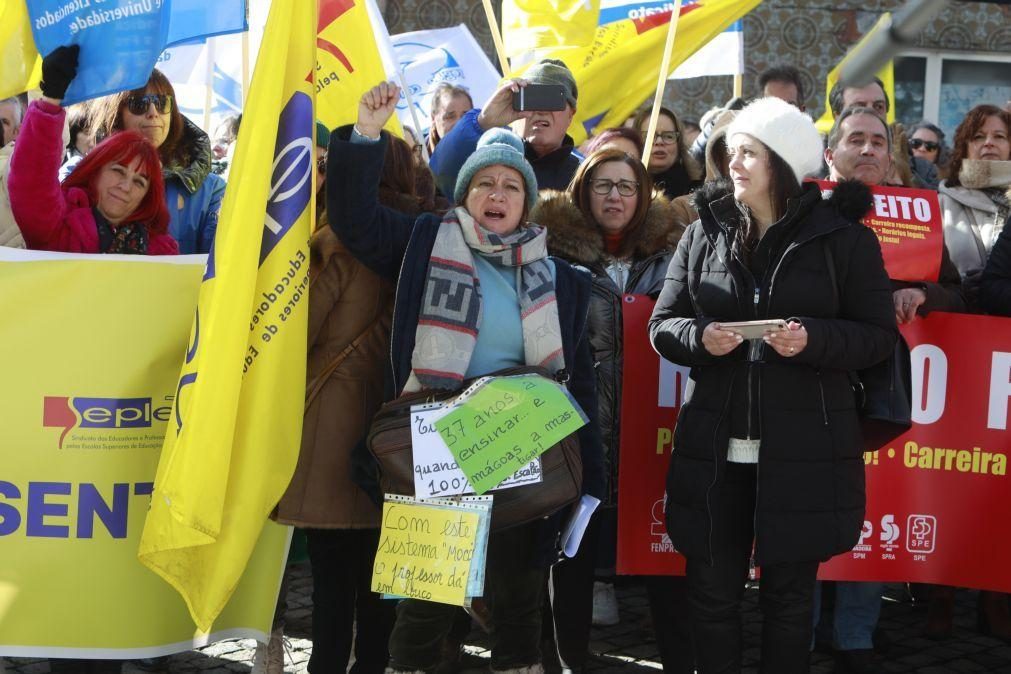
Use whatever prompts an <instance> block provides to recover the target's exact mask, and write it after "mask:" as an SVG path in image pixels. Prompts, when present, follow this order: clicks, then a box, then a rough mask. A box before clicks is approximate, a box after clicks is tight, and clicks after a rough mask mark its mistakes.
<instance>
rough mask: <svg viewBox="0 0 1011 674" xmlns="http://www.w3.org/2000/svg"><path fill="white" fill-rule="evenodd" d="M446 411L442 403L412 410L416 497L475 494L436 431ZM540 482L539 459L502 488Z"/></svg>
mask: <svg viewBox="0 0 1011 674" xmlns="http://www.w3.org/2000/svg"><path fill="white" fill-rule="evenodd" d="M442 410H443V406H442V405H441V404H438V403H435V404H432V405H415V406H414V407H412V408H411V452H412V454H413V457H414V495H415V496H416V497H417V498H433V497H438V496H457V495H459V494H473V493H474V488H473V487H472V486H471V484H470V481H468V480H467V476H466V475H464V474H463V471H462V470H460V466H459V465H457V463H456V459H455V458H453V454H452V453H451V452H450V451H449V447H447V446H446V443H445V442H444V441H443V439H442V436H441V435H439V433H438V431H436V430H435V421H436V420H437V419H438V417H439V416H441V414H442V413H443V412H442ZM540 481H541V459H540V457H537V458H535V459H533V460H532V461H531V462H530V463H528V464H527V465H526V466H524V467H523V468H520V469H519V470H517V471H516V472H515V473H513V474H512V475H510V476H509V477H507V478H506V479H505V480H503V481H502V483H501V484H500V485H499V489H508V488H509V487H519V486H521V485H524V484H533V483H536V482H540Z"/></svg>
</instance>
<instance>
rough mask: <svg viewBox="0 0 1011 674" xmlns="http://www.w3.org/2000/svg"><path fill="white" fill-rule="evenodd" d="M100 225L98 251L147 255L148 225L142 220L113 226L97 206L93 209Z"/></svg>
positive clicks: (97, 223) (96, 220) (98, 225)
mask: <svg viewBox="0 0 1011 674" xmlns="http://www.w3.org/2000/svg"><path fill="white" fill-rule="evenodd" d="M91 212H92V214H93V215H94V216H95V225H96V226H97V227H98V252H100V253H113V254H119V255H147V243H148V233H147V227H145V226H144V224H143V223H141V222H125V223H123V224H121V225H119V226H118V227H113V226H112V225H111V224H109V221H108V220H106V219H105V216H104V215H102V214H101V213H99V212H98V209H97V208H93V209H91Z"/></svg>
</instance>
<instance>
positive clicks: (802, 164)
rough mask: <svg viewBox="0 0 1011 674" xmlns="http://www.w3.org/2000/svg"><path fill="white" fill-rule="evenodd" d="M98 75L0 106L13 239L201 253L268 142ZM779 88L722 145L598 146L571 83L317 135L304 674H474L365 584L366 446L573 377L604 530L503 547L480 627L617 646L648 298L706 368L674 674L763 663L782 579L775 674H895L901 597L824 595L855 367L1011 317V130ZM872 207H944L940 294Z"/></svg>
mask: <svg viewBox="0 0 1011 674" xmlns="http://www.w3.org/2000/svg"><path fill="white" fill-rule="evenodd" d="M77 57H78V51H77V48H76V47H69V48H59V49H57V50H55V51H54V52H52V53H51V54H50V55H49V56H47V57H46V58H45V60H44V61H43V66H42V75H43V79H42V86H41V97H40V98H37V99H36V100H32V101H31V102H30V103H29V104H27V107H26V106H25V101H24V99H22V98H18V97H15V98H10V99H6V100H3V101H0V132H2V137H0V245H2V246H11V247H21V248H29V249H34V250H48V251H61V252H74V253H117V254H140V255H174V254H187V253H207V252H208V251H209V250H210V249H211V245H212V243H213V240H214V234H215V231H216V228H217V218H218V211H219V209H220V205H221V199H222V196H223V193H224V188H225V182H226V179H227V173H228V168H229V167H230V164H231V161H232V157H233V151H234V143H235V140H236V137H237V135H238V128H239V124H240V122H241V118H240V117H236V118H230V119H228V120H227V121H226V122H225V123H224V124H222V125H221V126H220V127H219V128H218V130H217V131H216V133H215V134H214V138H213V142H212V139H211V138H209V137H208V135H207V134H206V133H204V132H203V131H201V130H200V129H199V128H198V127H197V126H196V125H195V124H193V123H192V122H190V121H189V120H187V119H186V118H185V117H184V116H183V115H182V114H181V113H180V111H179V106H178V101H177V99H176V97H175V93H174V90H173V88H172V85H171V83H169V82H168V80H167V79H166V78H165V77H164V76H163V75H162V74H161V73H159V72H158V71H157V70H156V71H154V72H153V73H152V74H151V77H150V79H149V81H148V82H147V84H146V85H145V86H144V87H142V88H139V89H136V90H133V91H127V92H122V93H119V94H115V95H112V96H108V97H105V98H102V99H98V100H93V101H89V102H87V103H84V104H78V105H75V106H71V107H70V108H64V107H63V105H62V99H63V97H64V94H65V92H66V90H67V87H68V86H69V84H70V82H71V80H72V79H73V78H74V76H75V74H76V69H77ZM531 83H533V84H548V85H554V86H555V87H557V88H558V89H559V90H560V91H561V92H562V95H563V97H564V101H565V104H564V108H563V109H561V110H551V111H518V110H516V109H514V106H513V104H512V101H513V96H514V94H515V93H516V92H518V91H519V90H520V89H521V88H522V87H525V86H527V85H528V84H531ZM758 85H759V89H760V90H761V93H762V95H761V97H759V98H758V99H756V100H755V101H752V102H750V103H746V102H744V101H740V100H735V101H732V102H731V103H730V104H728V105H727V106H725V107H721V108H718V109H714V110H712V111H711V112H710V113H708V114H707V115H706V116H705V117H703V119H702V120H700V121H699V123H697V124H696V123H694V122H688V121H686V120H683V119H681V118H680V117H679V116H678V115H677V114H676V113H675V112H674V111H673V110H672V109H669V108H667V107H660V108H659V110H658V114H657V116H656V125H655V128H654V129H652V138H653V143H652V147H650V148H644V138H645V137H646V136H647V133H649V131H650V129H649V126H650V117H651V115H650V113H651V107H649V106H647V107H644V109H643V110H641V111H640V112H639V113H638V114H636V115H635V116H633V117H632V118H630V119H629V120H628V122H627V124H626V125H625V126H622V127H617V128H612V129H606V130H603V131H600V132H599V133H597V134H596V135H595V136H594V137H592V138H591V139H589V140H588V141H587V143H585V144H584V145H583V146H582V148H577V147H576V146H575V144H574V142H573V140H572V138H571V137H570V136H569V135H568V134H567V129H568V128H569V126H570V124H571V122H572V120H573V118H574V116H575V113H576V110H577V109H578V105H579V92H578V87H577V84H576V81H575V80H574V78H573V76H572V73H571V72H570V71H569V69H568V68H567V67H566V66H565V64H564V63H562V62H560V61H557V60H550V59H549V60H544V61H541V62H539V63H536V64H535V65H533V66H532V67H531V68H530V69H529V70H528V71H526V74H525V77H524V79H513V80H508V81H506V82H505V83H504V84H503V85H502V86H500V87H499V88H498V89H497V90H496V92H495V93H494V94H493V95H492V96H491V97H490V98H489V100H488V101H486V102H483V104H482V107H480V108H478V107H475V103H476V102H475V101H473V100H472V98H471V96H470V94H469V93H468V91H467V90H466V89H463V88H461V87H458V86H452V85H449V84H444V85H442V86H440V87H439V88H438V89H437V90H436V92H435V95H434V96H433V99H432V106H431V120H430V121H431V127H430V132H429V134H428V136H427V138H419V137H416V136H415V135H414V134H413V132H411V133H410V134H408V136H407V137H406V138H405V139H404V140H401V139H399V138H395V137H391V136H390V135H389V134H388V133H387V132H386V131H383V130H382V129H383V128H384V126H385V124H386V122H387V120H388V119H389V118H390V117H391V115H393V114H394V111H395V106H396V103H397V101H398V100H399V95H400V92H399V89H398V88H397V86H396V85H394V84H392V83H378V84H377V85H376V86H375V87H374V88H372V89H370V90H369V91H368V92H366V93H365V94H364V95H363V96H362V98H361V101H360V103H359V108H358V117H357V120H356V122H355V123H354V124H349V125H347V126H344V127H340V128H337V129H332V130H331V129H327V128H326V127H324V126H323V125H321V124H320V125H318V128H317V132H316V156H315V162H316V185H317V191H318V197H319V198H318V209H317V213H316V228H315V231H314V233H313V235H312V238H311V240H310V250H311V265H310V279H311V285H310V292H309V298H310V305H309V355H308V364H307V386H306V396H307V398H306V407H305V419H304V424H303V437H302V451H301V455H300V458H299V462H298V466H297V468H296V472H295V475H294V477H293V479H292V481H291V483H290V486H289V487H288V490H287V493H286V494H285V495H284V497H283V498H282V499H281V501H280V503H279V504H278V507H277V510H276V511H275V513H274V517H275V518H276V519H277V520H278V521H280V522H282V523H286V524H292V525H295V526H297V527H300V528H302V529H304V530H305V532H306V537H307V541H308V552H309V559H310V562H311V566H312V572H313V595H312V596H313V619H312V625H313V627H312V637H313V654H312V658H311V660H310V662H309V671H311V672H337V671H344V670H345V669H346V668H347V665H348V663H349V661H350V659H351V657H352V653H353V655H354V660H355V664H354V667H353V670H352V671H356V672H361V673H363V674H364V673H368V672H383V671H384V670H386V671H391V672H417V671H426V672H427V671H436V670H438V671H452V670H453V668H454V667H457V666H458V661H459V656H460V647H461V642H462V638H463V636H464V635H466V633H467V631H468V630H469V628H470V625H471V614H465V613H463V612H462V611H460V610H459V609H456V608H454V607H451V606H448V605H444V604H437V603H431V602H425V601H421V600H415V599H408V600H403V601H400V602H399V603H397V604H394V603H393V602H392V601H390V600H383V599H380V598H379V596H378V595H376V594H375V593H372V592H371V591H370V589H369V579H370V577H371V570H372V562H373V559H374V556H375V551H376V547H377V544H378V532H379V524H380V521H379V517H380V512H381V494H380V493H379V490H378V483H377V481H376V466H375V463H374V461H373V459H372V457H371V456H370V455H369V453H368V451H367V449H365V446H364V440H363V438H365V436H367V435H368V431H369V428H370V424H371V421H372V418H373V416H374V415H375V413H376V412H377V411H378V410H379V408H380V406H381V405H382V403H383V402H385V401H389V400H392V399H394V398H396V397H398V396H400V395H402V394H404V393H412V392H417V391H422V390H428V389H443V390H455V389H456V388H458V387H460V386H461V385H462V384H463V382H465V381H467V380H469V379H472V378H474V377H477V376H481V375H486V374H490V373H495V372H499V371H503V370H506V369H508V368H515V367H544V368H546V369H547V370H548V371H549V372H552V373H559V380H560V381H564V382H565V383H566V384H567V386H568V387H569V389H570V391H571V392H572V395H573V397H574V398H575V400H576V401H577V402H578V403H579V405H580V407H581V408H582V409H583V411H584V412H585V413H586V415H587V417H588V418H589V420H590V423H589V424H587V425H586V426H584V427H583V428H582V429H581V430H580V431H579V441H580V443H579V444H580V455H581V466H582V489H583V492H584V493H585V494H588V495H592V496H594V497H596V498H598V499H600V500H601V506H600V508H599V509H598V510H597V511H596V513H595V515H594V517H593V518H592V520H591V523H590V526H589V528H588V531H587V533H586V535H585V537H584V539H583V543H582V545H581V547H580V549H579V552H578V553H577V554H576V555H575V556H574V557H572V558H565V559H562V560H561V561H559V557H558V555H557V551H556V550H555V545H556V541H557V538H558V532H559V525H560V522H561V516H562V514H563V513H561V512H548V513H544V516H545V517H544V518H542V519H538V520H536V521H534V522H531V523H529V524H525V525H521V526H516V527H512V528H508V529H504V530H500V531H495V532H493V534H492V535H491V538H490V541H489V546H488V555H487V574H488V577H487V582H486V585H485V590H486V592H485V594H486V596H485V598H484V600H483V602H476V603H475V606H474V608H473V609H472V611H471V613H472V614H473V615H474V617H475V618H476V619H477V620H478V622H479V624H481V625H482V626H485V627H489V626H490V628H491V629H492V630H493V644H494V645H493V647H492V652H491V661H490V664H491V668H492V670H493V671H496V672H516V673H520V672H524V673H525V672H530V673H535V672H541V671H545V669H547V670H553V669H563V670H565V671H581V670H582V669H584V668H585V667H586V666H587V664H588V654H589V639H590V631H591V626H592V625H594V624H598V625H606V624H614V623H616V622H618V621H619V620H620V615H619V613H618V607H617V602H616V598H615V591H614V582H615V566H616V551H617V496H618V480H617V474H618V459H619V457H618V452H619V437H620V431H621V429H620V409H621V399H622V386H621V382H622V363H623V349H624V346H623V339H622V335H621V328H620V326H621V324H622V308H623V296H624V295H626V294H629V293H634V294H641V295H648V296H650V297H652V298H654V299H656V300H657V304H656V308H655V311H654V313H653V316H652V318H651V320H650V323H649V338H650V340H651V342H652V344H653V347H654V348H655V349H656V351H657V352H658V353H659V354H660V355H661V356H663V357H664V358H666V359H668V360H670V361H672V362H675V363H678V364H681V365H685V366H689V367H691V370H692V374H691V380H692V388H693V390H692V393H691V397H690V401H689V402H688V403H686V404H685V405H684V406H683V407H682V409H681V411H680V416H679V419H678V422H677V430H676V433H675V440H674V447H673V455H672V460H671V466H670V471H669V474H668V479H667V500H666V522H665V524H666V526H667V533H668V535H669V537H670V539H671V541H672V543H673V545H674V547H675V548H676V549H677V550H678V551H679V552H681V553H682V554H683V555H685V557H686V558H687V573H686V576H685V577H675V576H657V577H645V578H644V579H643V582H644V583H645V586H646V589H647V595H648V597H649V603H650V609H651V616H652V620H653V628H654V632H655V635H656V639H657V643H658V646H659V650H660V654H661V659H662V663H663V668H664V671H669V672H679V673H680V672H694V671H699V672H705V673H708V672H736V671H740V669H741V666H742V664H741V663H742V626H741V617H740V612H741V600H742V596H743V593H744V590H745V583H746V581H747V579H748V576H749V569H750V568H751V567H752V566H753V565H755V564H757V565H760V567H761V570H762V573H761V581H760V606H761V609H762V614H763V628H762V633H761V634H762V658H761V662H762V664H761V670H762V671H763V672H770V673H772V672H776V673H791V672H805V671H807V670H808V667H809V664H808V663H809V658H810V650H811V648H812V647H813V645H814V644H815V642H816V641H827V642H828V643H829V645H830V647H831V648H833V649H834V650H835V651H836V655H837V658H838V661H839V663H840V668H841V671H846V672H876V671H881V665H882V663H881V657H880V656H879V655H878V654H877V653H876V652H875V641H874V639H875V632H876V628H877V621H878V616H879V612H880V606H881V597H882V592H883V587H882V584H881V583H869V582H838V583H835V584H834V593H833V596H834V602H833V604H832V608H831V610H828V609H826V610H824V611H823V610H822V602H821V596H822V592H823V590H824V589H825V588H823V587H822V586H821V584H819V583H817V582H816V574H817V571H818V566H819V563H820V562H823V561H825V560H827V559H829V558H830V557H832V556H833V555H837V554H841V553H845V552H847V551H848V550H850V549H851V548H852V547H853V545H854V544H855V543H856V542H857V539H858V536H859V534H860V530H861V526H862V524H863V520H864V506H865V494H864V477H863V471H864V460H863V453H864V451H865V450H866V449H867V447H865V446H864V443H863V442H862V441H861V439H860V428H859V419H858V415H857V411H856V409H855V407H854V404H853V401H852V389H851V385H850V382H849V378H848V372H850V371H854V370H859V369H863V368H866V367H869V366H872V365H874V364H875V363H878V362H880V361H883V360H884V359H886V358H887V357H889V355H890V354H892V353H893V350H894V348H895V345H896V341H897V339H898V329H897V326H898V325H899V324H902V323H907V322H910V321H914V320H916V319H917V317H922V316H925V315H926V314H928V313H929V312H931V311H954V312H970V313H991V314H995V315H1011V227H1005V223H1006V222H1007V220H1008V218H1009V216H1011V205H1009V186H1011V140H1009V135H1011V113H1009V112H1008V111H1007V110H1006V109H1004V108H1000V107H997V106H994V105H988V104H981V105H978V106H976V107H974V108H973V109H972V110H970V111H969V112H968V114H967V115H966V116H965V118H964V120H963V121H962V123H961V124H960V125H959V126H958V128H957V129H956V131H955V134H954V140H953V142H952V145H951V146H950V147H949V146H948V145H947V144H946V138H945V134H944V132H943V131H942V130H941V129H940V128H939V127H938V126H937V125H935V124H933V123H931V122H929V121H926V120H924V121H922V122H919V123H917V124H915V125H912V126H911V127H908V128H905V129H904V128H902V127H901V125H898V124H893V125H889V124H888V123H887V122H886V116H887V114H888V112H889V109H890V105H891V101H890V100H889V98H888V96H887V93H886V91H885V89H884V86H883V84H882V83H881V82H880V81H879V80H876V79H874V80H871V81H869V82H868V83H867V84H866V85H864V86H851V87H844V86H841V85H837V86H836V87H835V88H834V89H833V90H832V92H831V94H830V107H831V109H832V113H833V115H834V118H835V123H834V126H833V128H832V130H831V132H830V133H829V134H828V136H827V138H826V139H822V137H821V136H820V135H819V134H818V132H817V130H816V128H815V125H814V123H813V122H812V120H811V118H810V117H809V116H808V115H807V114H806V113H805V112H804V101H805V100H807V99H808V94H809V93H810V92H806V91H805V90H804V85H803V81H802V79H801V77H800V75H799V73H798V71H797V70H796V69H794V68H792V67H790V66H778V67H775V68H771V69H769V70H768V71H766V72H764V73H762V75H761V76H760V78H759V81H758ZM510 125H511V126H512V128H513V129H515V132H514V131H510V130H508V129H507V128H505V127H508V126H510ZM647 150H648V155H649V159H648V162H647V163H646V165H645V166H644V164H643V161H642V158H643V157H644V155H645V154H647ZM818 177H823V178H827V179H829V180H831V181H833V182H835V183H836V186H835V188H834V191H833V192H832V193H831V196H826V195H824V194H823V193H822V190H821V189H820V188H819V187H818V186H817V185H816V184H814V183H813V182H810V181H809V180H808V179H810V178H818ZM878 185H891V186H905V187H920V188H926V189H936V190H938V192H939V196H940V204H941V207H942V212H943V241H944V245H943V249H942V259H941V271H940V274H939V277H938V280H937V281H936V282H902V281H895V280H890V279H889V278H888V276H887V273H886V271H885V268H884V265H883V262H882V255H881V251H880V246H879V245H878V242H877V239H876V237H875V235H874V234H873V233H872V232H871V230H869V229H868V228H866V227H864V226H862V225H861V224H860V218H861V217H862V216H863V215H865V214H866V213H867V211H868V209H869V208H870V205H871V196H870V189H869V188H870V187H873V186H878ZM851 270H855V271H853V273H849V272H850V271H851ZM773 278H775V279H776V284H775V293H774V292H773V290H774V288H773V284H772V282H771V281H772V279H773ZM756 319H789V322H788V323H787V324H786V326H787V328H786V329H785V330H782V331H779V332H773V333H771V334H769V335H767V336H765V337H764V338H758V339H746V338H745V337H744V336H742V334H741V333H740V332H737V331H735V330H734V329H733V328H731V327H728V326H725V325H724V324H725V323H728V322H732V321H746V320H756ZM759 370H760V374H761V376H758V373H759ZM562 375H563V376H562ZM811 391H820V394H819V396H820V397H819V399H818V400H812V399H811V395H810V392H811ZM840 495H842V496H840ZM798 530H805V531H807V532H808V534H807V535H806V536H803V537H798V536H796V535H794V532H795V531H798ZM913 592H914V595H916V596H917V598H918V599H920V600H922V601H925V602H927V603H928V606H929V610H928V618H927V622H926V624H925V626H924V630H925V632H926V634H927V635H928V636H931V637H933V638H946V637H949V636H950V635H951V623H952V615H953V601H954V592H955V588H950V587H943V586H934V587H918V588H914V590H913ZM283 594H284V590H282V601H281V603H280V606H283V603H284V602H283ZM979 625H980V628H981V629H982V630H984V631H985V632H987V633H989V634H993V635H995V636H998V637H1000V638H1002V639H1004V640H1008V641H1011V615H1009V611H1008V597H1007V596H1005V595H1002V594H998V593H994V592H981V593H980V595H979ZM281 633H282V627H281V626H280V625H279V624H277V623H275V630H274V633H273V634H272V638H271V642H270V644H268V645H267V646H266V647H265V648H262V649H261V651H260V652H259V654H258V660H257V663H256V667H255V668H254V671H268V672H279V671H281V670H280V665H281V662H282V661H283V650H282V648H281V644H280V642H281ZM146 664H147V665H148V666H151V667H155V668H156V667H158V666H159V662H158V661H157V660H155V661H148V662H147V663H146Z"/></svg>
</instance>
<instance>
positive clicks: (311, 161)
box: [260, 92, 316, 264]
mask: <svg viewBox="0 0 1011 674" xmlns="http://www.w3.org/2000/svg"><path fill="white" fill-rule="evenodd" d="M314 132H315V125H314V122H313V117H312V101H311V100H310V99H309V97H308V96H306V95H305V94H304V93H302V92H296V93H295V95H293V96H292V97H291V100H290V101H288V104H287V105H285V106H284V110H282V111H281V117H280V119H279V120H278V125H277V143H276V145H275V146H274V171H273V174H272V175H271V177H270V194H269V195H268V197H267V215H266V218H265V220H264V223H263V243H262V244H261V245H260V264H263V261H264V260H266V259H267V256H268V255H270V251H272V250H274V246H276V245H277V244H278V242H279V241H280V240H281V239H283V238H284V235H285V234H287V233H288V230H290V229H291V226H292V225H294V224H295V221H296V220H298V217H299V216H300V215H302V211H304V210H305V209H306V207H307V206H308V205H309V199H310V198H311V197H312V189H313V186H314V178H315V168H316V151H315V147H316V146H315V143H314V142H313V139H314V137H315V133H314Z"/></svg>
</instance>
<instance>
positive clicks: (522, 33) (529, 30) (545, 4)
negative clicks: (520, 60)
mask: <svg viewBox="0 0 1011 674" xmlns="http://www.w3.org/2000/svg"><path fill="white" fill-rule="evenodd" d="M599 20H600V0H550V1H549V0H503V2H502V42H503V43H504V44H505V53H506V56H508V57H509V58H512V57H514V56H519V55H521V54H525V53H527V52H530V51H533V50H535V49H555V48H566V47H567V48H578V47H585V46H587V45H589V44H590V43H591V42H593V36H594V35H595V34H596V32H597V23H598V21H599Z"/></svg>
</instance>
